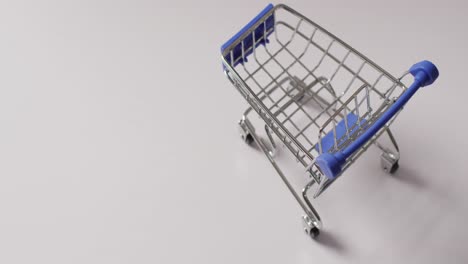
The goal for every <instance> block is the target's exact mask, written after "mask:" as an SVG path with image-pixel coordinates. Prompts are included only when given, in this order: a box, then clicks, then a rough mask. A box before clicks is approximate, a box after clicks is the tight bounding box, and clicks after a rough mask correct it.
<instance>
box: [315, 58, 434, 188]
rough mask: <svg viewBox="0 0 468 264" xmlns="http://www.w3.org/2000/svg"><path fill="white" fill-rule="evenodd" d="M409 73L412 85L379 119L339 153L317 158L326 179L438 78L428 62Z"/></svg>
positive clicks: (420, 64) (330, 177)
mask: <svg viewBox="0 0 468 264" xmlns="http://www.w3.org/2000/svg"><path fill="white" fill-rule="evenodd" d="M409 72H410V73H411V75H413V77H414V82H413V84H411V86H410V87H409V88H408V89H407V90H406V91H405V92H404V93H403V94H401V96H400V97H399V98H398V99H397V101H396V102H394V103H393V104H392V105H391V106H390V107H389V108H388V109H387V111H385V112H384V113H383V114H382V116H381V117H380V118H379V119H377V120H376V121H375V122H374V123H373V124H372V125H370V126H369V127H368V128H367V129H366V131H365V132H364V133H363V134H362V135H360V136H359V137H358V138H357V139H356V140H355V141H353V142H352V143H351V144H349V145H348V146H347V147H346V148H344V149H343V150H341V151H338V152H335V153H323V154H321V155H319V156H318V157H317V159H316V163H317V165H318V167H319V168H320V170H321V171H322V173H323V174H325V176H326V177H327V178H329V179H334V178H336V177H337V176H339V175H340V173H341V170H342V166H343V165H344V164H345V162H346V159H348V158H349V157H350V156H351V155H352V154H353V153H354V152H356V151H357V150H358V149H360V148H361V147H362V146H363V145H364V144H365V143H366V142H367V141H369V140H370V139H371V138H372V137H373V136H374V135H375V134H376V133H377V132H378V131H379V130H380V129H381V128H382V127H383V126H385V124H386V123H387V122H388V121H390V119H392V117H393V116H394V115H395V114H396V113H398V111H399V110H400V109H401V108H402V107H403V106H404V105H405V104H406V103H407V102H408V101H409V99H410V98H411V97H412V96H413V95H414V94H415V93H416V91H417V90H418V89H419V88H421V87H424V86H427V85H430V84H432V83H433V82H434V81H435V80H436V79H437V77H439V71H438V70H437V67H436V66H435V65H434V64H433V63H432V62H430V61H421V62H419V63H416V64H415V65H413V66H412V67H411V68H410V70H409Z"/></svg>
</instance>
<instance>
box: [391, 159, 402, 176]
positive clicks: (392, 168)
mask: <svg viewBox="0 0 468 264" xmlns="http://www.w3.org/2000/svg"><path fill="white" fill-rule="evenodd" d="M399 167H400V165H399V164H398V161H397V162H396V163H395V164H393V165H392V167H391V168H390V170H389V171H388V173H390V174H393V173H395V172H396V171H397V170H398V168H399Z"/></svg>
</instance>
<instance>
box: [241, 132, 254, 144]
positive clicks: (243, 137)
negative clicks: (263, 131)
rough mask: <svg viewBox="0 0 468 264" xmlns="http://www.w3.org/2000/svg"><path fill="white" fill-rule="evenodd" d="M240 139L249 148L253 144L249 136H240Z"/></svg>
mask: <svg viewBox="0 0 468 264" xmlns="http://www.w3.org/2000/svg"><path fill="white" fill-rule="evenodd" d="M241 137H242V139H243V140H244V141H245V144H247V145H249V146H251V145H252V143H253V142H254V138H253V137H252V135H251V134H246V135H242V136H241Z"/></svg>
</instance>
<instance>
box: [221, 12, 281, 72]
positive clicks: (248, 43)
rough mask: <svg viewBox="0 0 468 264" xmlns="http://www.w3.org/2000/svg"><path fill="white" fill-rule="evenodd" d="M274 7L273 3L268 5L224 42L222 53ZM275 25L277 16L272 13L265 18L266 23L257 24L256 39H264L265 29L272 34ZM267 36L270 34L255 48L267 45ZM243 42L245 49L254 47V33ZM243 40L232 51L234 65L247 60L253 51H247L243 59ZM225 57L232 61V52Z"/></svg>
mask: <svg viewBox="0 0 468 264" xmlns="http://www.w3.org/2000/svg"><path fill="white" fill-rule="evenodd" d="M273 8H274V5H273V4H269V5H267V6H266V7H265V8H264V9H263V10H262V11H261V12H260V13H259V14H258V15H257V16H256V17H255V18H254V19H252V21H250V22H249V23H248V24H247V25H246V26H244V27H243V28H242V29H241V30H240V31H239V32H238V33H237V34H236V35H234V36H233V37H232V38H230V39H229V40H228V41H227V42H226V43H224V44H223V45H222V46H221V53H224V50H226V49H227V48H228V47H229V46H231V45H232V43H234V42H235V41H236V40H238V39H239V38H240V37H241V36H242V35H243V34H244V33H245V32H246V31H248V30H249V29H251V28H252V27H253V26H254V25H255V23H257V22H258V21H259V20H260V19H262V18H264V17H265V16H266V15H267V14H268V12H270V11H271V10H272V9H273ZM265 26H266V30H265ZM274 26H275V16H274V14H273V13H272V14H271V15H270V16H269V17H268V18H267V19H266V20H265V23H261V24H260V25H258V26H257V28H255V39H256V40H259V39H262V38H263V37H264V36H263V35H264V34H265V31H266V32H269V33H268V35H269V34H271V33H272V32H273V31H270V30H271V29H274ZM267 37H268V36H265V38H263V39H262V41H260V42H258V43H257V45H256V46H255V48H256V47H258V46H259V45H265V44H266V43H267V42H268V40H266V39H267ZM242 42H243V43H244V49H245V50H247V49H249V48H250V47H252V45H253V37H252V35H248V36H246V37H245V39H244V40H243V41H242ZM242 42H240V43H239V44H237V45H236V46H235V47H234V48H233V49H232V53H233V57H234V58H233V60H232V61H234V62H235V63H234V65H232V66H233V67H235V66H236V65H237V64H239V63H244V62H247V56H248V55H250V54H251V53H252V52H253V49H252V50H251V51H250V52H248V53H245V54H244V55H245V58H244V59H242ZM224 58H225V59H226V61H228V62H230V61H231V54H230V53H229V54H226V55H225V56H224ZM239 58H240V59H239ZM238 59H239V60H238ZM236 60H237V61H236Z"/></svg>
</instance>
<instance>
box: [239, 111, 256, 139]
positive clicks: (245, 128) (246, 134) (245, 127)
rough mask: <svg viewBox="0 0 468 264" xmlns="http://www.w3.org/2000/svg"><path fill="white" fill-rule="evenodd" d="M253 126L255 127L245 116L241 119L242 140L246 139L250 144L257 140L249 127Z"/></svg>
mask: <svg viewBox="0 0 468 264" xmlns="http://www.w3.org/2000/svg"><path fill="white" fill-rule="evenodd" d="M251 127H253V126H252V124H251V123H250V121H249V120H248V119H246V118H245V117H243V118H242V119H241V120H239V133H240V136H241V138H242V140H244V142H245V143H246V144H247V145H249V146H250V145H252V143H253V142H254V141H255V140H254V137H253V136H252V133H250V130H249V128H251Z"/></svg>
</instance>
